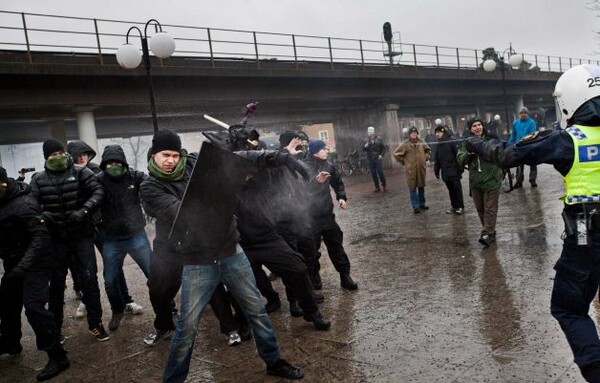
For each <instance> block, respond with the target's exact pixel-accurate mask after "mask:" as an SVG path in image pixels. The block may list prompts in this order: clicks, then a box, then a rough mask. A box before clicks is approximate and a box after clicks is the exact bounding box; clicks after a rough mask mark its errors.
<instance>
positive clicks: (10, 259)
mask: <svg viewBox="0 0 600 383" xmlns="http://www.w3.org/2000/svg"><path fill="white" fill-rule="evenodd" d="M520 112H521V116H520V117H521V118H520V119H519V120H517V121H515V122H514V123H513V132H512V134H511V135H510V138H509V142H512V141H518V140H519V139H521V138H522V136H524V135H526V134H529V133H532V132H534V131H535V130H536V126H535V122H534V121H533V120H531V119H530V118H528V116H527V113H528V110H527V108H523V109H521V111H520ZM245 121H247V118H246V117H245V120H244V121H243V123H242V124H240V125H234V126H231V127H230V128H229V131H228V134H227V135H226V136H219V135H210V134H207V135H206V136H207V138H208V140H209V142H211V143H212V144H213V145H215V146H217V147H220V148H221V149H225V150H226V151H228V152H230V153H232V155H233V156H238V157H239V158H243V159H244V160H246V161H247V162H248V163H249V164H251V165H250V167H251V169H252V170H249V171H247V174H245V183H244V186H243V188H242V189H240V190H239V192H238V193H237V194H236V196H235V209H234V210H233V211H232V212H231V215H230V216H229V218H228V219H229V221H228V223H227V224H226V225H225V226H224V227H223V233H222V235H219V236H209V235H202V233H199V234H198V235H194V236H192V235H189V236H188V235H184V236H183V237H180V236H173V235H172V233H171V230H172V228H173V225H174V223H175V222H176V220H177V217H178V213H179V211H180V207H181V205H182V203H183V201H184V198H185V191H186V188H187V187H188V185H189V183H190V182H192V181H191V179H192V176H193V170H194V167H195V165H196V162H197V161H198V158H199V157H198V154H197V153H188V152H187V151H186V150H185V149H184V148H182V144H181V140H180V138H179V136H178V135H177V134H176V133H175V132H172V131H169V130H162V131H157V132H156V133H155V134H154V137H153V140H152V146H151V147H150V148H149V151H148V174H146V173H145V172H141V171H139V170H135V169H133V168H131V167H130V166H129V164H128V161H127V158H126V156H125V153H124V151H123V148H122V147H120V146H119V145H108V146H106V147H105V148H104V151H103V153H102V156H101V160H100V163H99V165H97V164H95V163H94V162H92V160H93V159H94V158H95V157H96V152H95V151H94V149H92V148H91V147H90V146H89V145H87V144H86V143H85V142H83V141H72V142H70V143H69V144H68V145H67V148H66V150H65V147H64V146H63V144H62V143H61V142H59V141H56V140H53V139H49V140H46V141H45V142H44V143H43V145H42V153H43V156H44V159H45V166H44V170H43V171H40V172H38V173H36V174H34V176H33V177H32V179H31V182H30V184H26V183H24V182H22V181H23V179H22V178H23V177H21V178H20V179H18V180H14V179H12V178H9V177H8V176H7V174H6V171H5V170H4V169H3V168H0V225H1V227H2V228H3V230H2V231H1V232H0V236H1V238H2V239H3V240H2V241H0V243H1V244H2V259H3V261H4V271H5V272H4V276H3V278H2V283H1V285H0V303H1V307H2V309H1V310H0V355H2V354H9V355H16V354H19V353H21V352H22V347H21V343H20V341H21V319H20V318H21V310H22V308H23V307H25V312H26V316H27V318H28V320H29V322H30V324H31V326H32V328H33V329H34V332H35V334H36V339H37V347H38V349H40V350H43V351H45V352H47V354H48V363H47V365H46V367H45V368H44V369H43V370H42V371H41V372H40V374H39V375H38V377H37V378H38V380H40V381H41V380H47V379H50V378H52V377H54V376H56V375H58V374H60V373H61V372H62V371H64V370H66V369H67V368H69V365H70V364H69V360H68V358H67V355H66V352H65V350H64V348H63V343H64V342H65V339H66V338H65V337H64V336H63V333H62V326H63V318H64V312H63V311H64V310H63V306H64V296H65V287H66V283H67V275H68V273H69V271H70V274H71V277H72V280H73V289H74V290H75V294H76V296H77V297H78V298H79V299H80V300H81V303H80V304H79V307H78V308H77V311H76V314H75V317H77V318H84V317H85V318H87V324H88V328H89V331H90V333H91V334H92V336H93V337H94V338H95V339H96V340H97V341H100V342H104V341H108V340H109V339H110V333H109V332H114V331H117V330H118V329H119V327H120V324H121V321H122V319H123V317H124V315H125V314H140V313H142V312H143V307H142V306H140V305H139V304H137V303H135V302H134V300H133V298H132V297H131V296H130V295H129V289H128V286H127V281H126V279H125V276H124V273H123V263H124V259H125V257H126V256H127V255H128V254H129V255H130V256H131V257H132V259H133V260H134V261H135V263H136V264H137V265H138V267H139V269H140V271H141V272H142V274H143V275H144V277H145V278H146V279H147V286H148V294H149V298H150V302H151V305H152V309H153V311H154V315H155V319H154V326H153V329H152V330H151V331H150V333H149V334H148V335H147V336H146V337H145V338H144V339H143V342H144V343H145V344H146V345H148V346H153V345H155V344H157V343H158V342H160V341H163V340H165V339H170V338H171V339H172V340H171V346H170V349H169V353H168V356H167V363H166V368H165V373H164V381H165V382H182V381H184V380H185V379H186V377H187V375H188V372H189V366H190V358H191V353H192V350H193V346H194V341H195V338H196V335H197V329H198V322H199V320H200V317H201V315H202V313H203V311H204V308H205V306H206V305H208V304H210V305H211V307H212V309H213V310H212V311H213V312H214V314H215V315H216V317H217V319H218V322H219V331H220V332H221V333H222V334H223V335H224V336H225V338H226V341H227V344H228V345H229V346H235V345H239V344H241V343H242V342H244V341H247V340H249V339H251V338H254V340H255V342H256V347H257V349H258V353H259V355H260V357H261V358H262V359H263V360H264V362H265V364H266V371H267V373H268V374H271V375H276V376H281V377H285V378H289V379H300V378H302V376H303V372H302V370H301V369H300V368H298V367H296V366H294V365H292V364H290V363H289V362H287V361H286V360H285V359H283V358H282V356H281V351H280V349H279V344H278V341H277V337H276V335H275V332H274V329H273V326H272V324H271V322H270V320H269V317H268V315H266V314H268V313H271V312H274V311H277V310H279V309H280V308H281V299H280V297H279V292H277V291H276V290H275V289H274V287H273V285H272V284H271V278H270V277H268V276H267V274H266V272H265V269H264V268H265V267H266V268H267V269H268V270H269V271H271V272H272V275H276V276H279V277H281V278H282V281H283V284H284V286H285V294H286V298H287V301H288V304H289V312H290V315H291V316H292V317H302V318H303V319H304V320H305V321H307V322H309V323H311V324H312V325H313V327H314V329H316V330H318V331H326V330H328V329H329V328H330V327H331V326H332V323H331V321H330V320H329V319H327V318H326V317H325V315H324V314H323V313H321V311H320V310H319V307H318V304H319V303H321V302H323V301H324V299H325V298H324V297H323V295H322V294H321V293H320V292H319V290H321V289H322V286H323V282H322V280H321V276H320V262H319V258H320V256H321V252H320V248H321V242H324V244H325V248H326V249H327V254H328V255H329V258H330V260H331V262H332V264H333V266H334V268H335V270H336V271H337V272H338V273H339V278H340V279H339V281H340V286H341V287H342V288H343V289H345V290H349V291H352V290H356V289H357V288H358V284H357V283H356V282H355V281H354V280H353V279H352V277H351V274H350V258H349V257H348V255H347V254H346V252H345V250H344V246H343V232H342V230H341V228H340V227H339V225H338V224H337V222H336V219H335V204H334V201H333V199H332V195H331V191H333V192H334V194H335V200H336V201H337V206H338V207H339V208H340V209H346V207H347V197H346V193H345V188H344V183H343V181H342V178H341V175H340V174H339V171H338V170H337V169H336V167H335V166H334V165H333V164H332V163H331V162H330V161H328V148H327V146H326V143H325V142H323V141H321V140H308V137H306V135H305V134H304V133H303V132H295V131H285V132H283V133H282V134H281V135H280V137H279V141H280V149H279V150H275V151H268V150H263V148H264V145H262V142H261V141H260V138H259V134H258V133H257V132H256V130H253V129H250V128H248V127H246V125H245V123H244V122H245ZM485 125H486V124H485V123H484V121H483V120H481V119H479V118H473V119H471V120H469V121H468V122H467V127H466V129H465V133H464V135H465V137H464V138H458V137H457V136H456V135H455V134H454V133H453V132H452V131H451V130H450V129H449V128H448V127H447V126H444V125H441V124H440V125H438V126H436V127H435V130H434V134H430V135H428V137H427V139H426V140H425V141H424V140H422V139H421V138H420V137H419V131H418V129H416V128H414V127H413V128H411V129H409V130H408V136H407V140H405V141H404V142H402V143H400V145H399V146H398V147H397V148H396V149H395V150H394V151H393V153H392V154H393V157H394V158H395V159H396V160H397V161H398V162H400V163H401V164H402V165H403V166H404V167H405V174H406V182H407V185H408V189H409V195H410V203H411V206H412V208H413V211H414V213H415V214H416V213H420V212H421V211H423V210H427V209H429V207H428V206H427V204H426V199H425V179H426V170H427V164H428V163H429V160H432V161H433V164H434V173H435V176H436V178H438V179H439V178H440V177H441V179H442V180H443V182H444V183H445V185H446V187H447V189H448V193H449V197H450V208H449V209H448V210H447V211H446V213H447V214H455V215H461V214H463V213H464V209H465V205H464V201H463V190H462V183H461V178H462V174H463V172H464V170H467V171H468V172H469V195H470V196H471V197H472V199H473V202H474V206H475V209H476V211H477V213H478V216H479V219H480V221H481V224H482V230H481V235H480V238H479V242H481V244H482V245H484V246H486V247H487V246H490V244H491V243H493V242H494V241H495V236H496V231H495V224H496V216H497V211H498V200H499V194H500V193H499V191H500V184H501V181H502V169H501V168H500V167H499V166H498V165H496V164H495V163H494V162H492V161H490V160H489V159H487V158H483V157H482V156H480V155H478V154H477V153H475V152H473V151H472V150H470V148H469V147H468V146H467V145H466V139H467V138H468V137H470V136H475V137H479V138H481V139H483V140H484V141H489V140H491V141H490V142H494V140H499V138H498V137H497V136H496V135H494V134H493V132H494V131H496V130H497V125H498V121H497V119H496V120H495V121H494V120H492V121H490V123H489V124H488V126H489V127H490V130H486V128H485V127H484V126H485ZM432 137H433V138H432ZM434 140H435V141H436V142H433V141H434ZM433 149H435V150H433ZM386 150H387V148H386V146H385V145H384V141H383V138H382V137H380V136H378V135H375V129H374V127H368V129H367V136H366V139H365V140H364V151H365V152H366V153H367V157H368V160H369V165H370V170H371V174H372V178H373V183H374V186H375V190H374V191H375V192H386V191H387V184H386V178H385V175H384V173H383V157H384V156H385V154H386ZM518 174H519V173H518ZM520 177H521V178H518V181H517V185H516V186H515V187H520V186H521V183H522V180H523V170H522V166H521V169H520ZM530 182H531V186H532V187H535V186H537V185H536V184H535V168H534V167H532V171H531V174H530ZM227 198H229V197H227ZM147 217H152V218H153V219H154V221H155V225H156V236H155V237H154V238H153V243H152V245H151V244H150V240H149V238H148V236H147V234H146V231H145V226H146V223H147V222H146V221H147ZM188 229H189V230H193V228H186V229H185V231H186V232H187V231H188ZM6 238H11V239H12V240H11V241H8V240H7V239H6ZM96 249H97V251H98V253H99V254H100V256H101V259H102V263H103V279H104V287H105V292H106V296H107V298H108V301H109V303H110V308H111V313H112V314H111V319H110V321H109V323H108V331H107V329H105V327H104V324H103V323H102V316H103V311H102V305H101V299H100V295H101V292H100V288H99V284H98V278H97V271H98V267H97V263H96ZM179 291H181V303H180V305H179V308H178V305H177V303H176V299H175V298H176V296H177V293H178V292H179ZM263 299H264V301H263Z"/></svg>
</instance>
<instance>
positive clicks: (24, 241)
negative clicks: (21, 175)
mask: <svg viewBox="0 0 600 383" xmlns="http://www.w3.org/2000/svg"><path fill="white" fill-rule="evenodd" d="M51 248H52V244H51V240H50V233H49V232H48V229H47V228H46V225H45V224H44V219H43V216H42V210H41V208H40V205H39V203H38V201H37V200H36V199H35V198H34V197H33V195H32V194H31V187H30V186H29V185H27V184H25V183H23V182H17V181H15V180H12V179H9V180H8V189H7V191H6V195H5V196H4V197H3V198H0V258H2V260H3V261H4V269H5V270H6V269H13V268H14V267H17V268H18V269H20V271H23V272H36V271H44V270H50V267H51V265H52V259H53V254H52V252H51Z"/></svg>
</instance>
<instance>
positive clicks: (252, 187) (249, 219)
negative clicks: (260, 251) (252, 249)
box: [236, 169, 282, 247]
mask: <svg viewBox="0 0 600 383" xmlns="http://www.w3.org/2000/svg"><path fill="white" fill-rule="evenodd" d="M270 176H271V174H269V172H268V170H266V169H265V170H262V171H260V172H259V173H258V174H256V175H254V177H252V178H251V179H249V180H248V181H247V182H246V185H245V187H244V190H243V192H242V193H241V195H240V199H239V204H238V209H237V213H236V215H237V217H238V219H237V224H238V225H237V227H238V230H239V232H240V236H241V239H240V244H241V245H242V247H244V246H248V245H254V244H257V243H267V242H271V241H274V240H277V239H278V238H279V237H278V235H277V230H276V226H275V218H276V216H277V214H276V211H275V210H273V209H281V208H282V206H276V204H275V203H271V202H272V201H271V199H270V198H269V196H270V195H271V193H272V190H270V189H271V188H272V185H271V183H270V182H269V181H270Z"/></svg>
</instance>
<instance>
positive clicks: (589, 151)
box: [564, 125, 600, 205]
mask: <svg viewBox="0 0 600 383" xmlns="http://www.w3.org/2000/svg"><path fill="white" fill-rule="evenodd" d="M566 131H567V133H569V135H570V136H571V138H572V139H573V146H574V150H575V158H574V159H573V166H571V170H569V173H568V174H567V175H566V176H565V177H564V181H565V185H566V189H567V194H566V196H565V202H566V203H567V204H568V205H574V204H578V203H590V202H600V127H594V126H582V125H573V126H570V127H568V128H567V129H566Z"/></svg>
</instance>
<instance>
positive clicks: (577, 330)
mask: <svg viewBox="0 0 600 383" xmlns="http://www.w3.org/2000/svg"><path fill="white" fill-rule="evenodd" d="M554 97H555V99H556V111H557V113H560V114H561V125H562V127H563V128H566V129H565V130H558V131H552V132H549V131H548V132H547V131H544V132H535V133H534V134H532V135H531V136H529V137H526V138H524V139H523V140H521V141H520V142H518V143H516V144H514V145H510V146H504V147H503V145H506V144H498V143H493V142H492V143H490V142H484V141H482V140H481V139H479V138H477V137H474V138H470V139H469V140H468V142H467V145H468V146H469V148H470V149H472V150H473V151H476V152H477V153H479V154H481V155H483V156H484V157H487V158H489V159H492V160H493V161H494V162H496V163H498V164H499V165H501V166H503V167H514V166H517V165H521V164H526V165H536V164H540V163H549V164H552V165H553V166H554V168H555V169H556V170H557V171H558V172H559V173H560V174H561V175H562V176H563V177H564V180H565V185H566V195H565V198H564V203H565V206H564V210H563V218H564V220H565V231H566V236H565V238H564V244H563V250H562V253H561V256H560V258H559V260H558V262H557V263H556V265H555V266H554V269H555V270H556V276H555V278H554V287H553V290H552V298H551V312H552V316H554V318H556V320H558V322H559V324H560V326H561V328H562V330H563V331H564V333H565V336H566V337H567V340H568V342H569V345H570V346H571V349H572V351H573V354H574V356H575V363H577V365H578V366H579V368H580V370H581V374H582V375H583V377H584V378H585V379H586V380H587V381H588V382H600V339H599V338H598V334H597V332H596V325H595V324H594V322H593V321H592V319H591V318H590V316H589V314H588V311H589V307H590V302H591V301H592V300H593V299H594V296H595V294H596V291H598V285H599V284H600V215H598V214H597V213H599V212H600V67H599V66H596V65H580V66H576V67H574V68H571V69H569V70H568V71H566V72H565V73H563V75H562V76H561V77H560V78H559V79H558V81H557V83H556V87H555V90H554Z"/></svg>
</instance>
